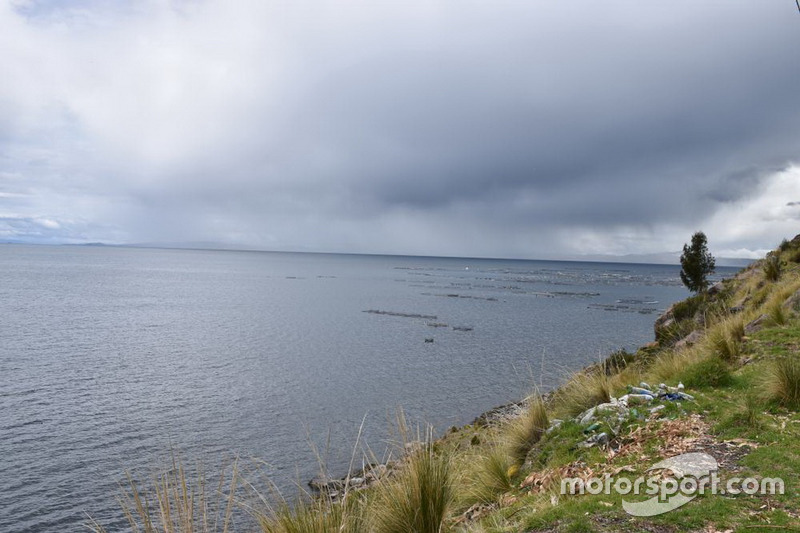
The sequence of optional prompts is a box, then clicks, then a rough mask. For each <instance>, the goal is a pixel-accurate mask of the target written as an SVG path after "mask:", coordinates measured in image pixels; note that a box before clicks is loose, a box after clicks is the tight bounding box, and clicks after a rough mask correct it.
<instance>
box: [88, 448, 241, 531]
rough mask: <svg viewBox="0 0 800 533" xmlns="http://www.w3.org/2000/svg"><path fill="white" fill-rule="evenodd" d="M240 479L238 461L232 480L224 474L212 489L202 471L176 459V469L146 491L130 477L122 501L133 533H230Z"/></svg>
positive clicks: (95, 525) (154, 480) (156, 479)
mask: <svg viewBox="0 0 800 533" xmlns="http://www.w3.org/2000/svg"><path fill="white" fill-rule="evenodd" d="M238 476H239V474H238V462H237V461H234V463H233V466H232V472H231V474H230V476H226V475H225V474H224V471H223V474H222V475H220V478H219V480H218V481H217V482H216V484H214V483H212V484H211V485H210V486H209V480H208V478H207V477H206V476H205V474H204V473H203V471H202V469H200V468H199V467H198V468H197V469H196V470H195V471H191V472H190V471H187V469H186V468H185V466H184V465H183V462H182V461H181V460H180V459H179V458H177V457H175V456H174V455H173V456H172V467H171V468H169V469H168V470H166V471H165V472H162V473H161V474H159V475H157V476H156V477H154V478H152V479H151V480H150V482H149V483H147V484H145V486H144V487H142V485H141V484H140V483H137V482H136V481H135V480H134V479H133V476H131V475H130V474H128V487H127V488H125V489H123V493H122V495H121V496H120V498H119V501H120V505H121V506H122V511H123V513H124V515H125V517H126V518H127V520H128V524H129V526H130V530H131V531H133V532H136V533H139V532H143V533H218V532H222V533H226V532H227V531H229V530H230V527H231V523H232V515H233V509H234V498H233V494H234V493H235V491H236V485H237V483H238ZM226 492H227V494H226ZM88 527H89V528H90V529H91V530H92V531H95V532H96V533H105V531H106V530H105V528H103V527H102V526H101V525H100V524H98V523H97V522H95V521H92V523H91V524H89V526H88Z"/></svg>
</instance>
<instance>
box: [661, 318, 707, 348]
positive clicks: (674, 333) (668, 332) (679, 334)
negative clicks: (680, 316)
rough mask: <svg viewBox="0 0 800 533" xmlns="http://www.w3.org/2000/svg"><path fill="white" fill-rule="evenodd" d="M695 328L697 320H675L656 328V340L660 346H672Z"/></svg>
mask: <svg viewBox="0 0 800 533" xmlns="http://www.w3.org/2000/svg"><path fill="white" fill-rule="evenodd" d="M695 329H697V322H695V321H694V320H693V319H684V320H680V321H676V322H673V323H672V324H670V325H669V326H666V327H660V328H658V329H657V330H656V341H657V342H658V344H659V345H661V346H672V345H674V344H675V343H676V342H678V341H679V340H681V339H682V338H684V337H686V335H688V334H689V333H691V332H692V331H694V330H695Z"/></svg>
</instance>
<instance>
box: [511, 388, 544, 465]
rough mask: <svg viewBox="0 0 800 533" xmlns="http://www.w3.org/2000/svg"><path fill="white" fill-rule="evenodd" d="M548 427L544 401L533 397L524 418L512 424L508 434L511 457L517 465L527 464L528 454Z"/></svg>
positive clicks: (535, 396)
mask: <svg viewBox="0 0 800 533" xmlns="http://www.w3.org/2000/svg"><path fill="white" fill-rule="evenodd" d="M548 425H549V422H548V419H547V409H546V408H545V405H544V401H543V400H542V397H541V396H539V395H538V394H536V395H534V396H532V397H531V399H530V403H529V405H528V407H527V409H525V412H524V413H523V414H522V416H521V417H520V418H519V419H517V420H514V421H513V422H511V424H510V425H509V427H508V430H507V432H506V439H507V441H508V449H509V455H510V457H511V460H512V461H514V462H515V464H517V465H521V464H522V463H524V462H525V458H526V457H527V456H528V452H529V451H531V448H533V446H534V445H535V444H536V443H537V442H539V439H541V438H542V435H544V432H545V431H546V430H547V426H548Z"/></svg>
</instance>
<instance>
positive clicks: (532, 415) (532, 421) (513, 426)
mask: <svg viewBox="0 0 800 533" xmlns="http://www.w3.org/2000/svg"><path fill="white" fill-rule="evenodd" d="M606 401H607V400H606ZM548 425H549V421H548V419H547V409H546V407H545V405H544V400H542V397H541V396H540V395H539V394H535V395H533V396H531V397H530V399H529V401H528V406H527V408H526V409H525V411H524V412H523V413H522V416H521V417H519V418H518V419H517V420H514V421H512V422H511V423H510V425H509V426H508V429H507V431H506V439H507V442H508V449H509V455H510V457H511V460H512V461H514V462H515V464H517V465H521V464H522V463H524V462H525V458H526V457H527V456H528V452H530V451H531V448H533V446H534V445H535V444H536V443H537V442H539V440H540V439H541V438H542V435H544V432H545V431H546V430H547V426H548Z"/></svg>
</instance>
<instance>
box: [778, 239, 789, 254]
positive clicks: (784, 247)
mask: <svg viewBox="0 0 800 533" xmlns="http://www.w3.org/2000/svg"><path fill="white" fill-rule="evenodd" d="M791 247H792V244H791V243H790V242H789V241H788V240H786V239H783V240H782V241H781V243H780V245H779V246H778V250H780V251H781V252H785V251H786V250H788V249H789V248H791Z"/></svg>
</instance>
